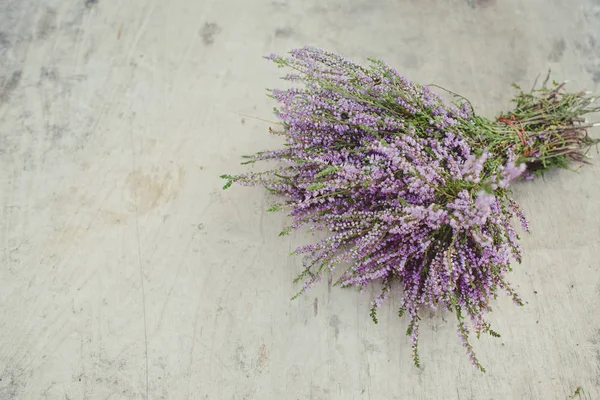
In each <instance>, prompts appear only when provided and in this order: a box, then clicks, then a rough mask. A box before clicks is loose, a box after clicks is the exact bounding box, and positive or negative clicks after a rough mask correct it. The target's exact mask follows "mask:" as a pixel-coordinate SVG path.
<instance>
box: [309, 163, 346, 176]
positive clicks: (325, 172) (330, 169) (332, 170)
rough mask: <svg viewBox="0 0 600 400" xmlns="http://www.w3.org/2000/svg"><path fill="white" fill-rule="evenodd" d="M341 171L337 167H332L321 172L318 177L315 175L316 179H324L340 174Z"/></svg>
mask: <svg viewBox="0 0 600 400" xmlns="http://www.w3.org/2000/svg"><path fill="white" fill-rule="evenodd" d="M340 170H341V168H340V167H336V166H333V165H332V166H330V167H327V168H325V169H324V170H322V171H321V172H319V173H318V174H317V175H315V178H322V177H324V176H327V175H331V174H335V173H336V172H338V171H340Z"/></svg>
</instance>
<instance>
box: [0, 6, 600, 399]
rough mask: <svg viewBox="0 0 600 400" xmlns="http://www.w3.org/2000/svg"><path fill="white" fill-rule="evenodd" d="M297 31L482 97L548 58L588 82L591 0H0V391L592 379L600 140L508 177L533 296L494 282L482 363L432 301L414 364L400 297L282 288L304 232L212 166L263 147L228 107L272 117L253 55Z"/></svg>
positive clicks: (413, 388)
mask: <svg viewBox="0 0 600 400" xmlns="http://www.w3.org/2000/svg"><path fill="white" fill-rule="evenodd" d="M305 44H312V45H316V46H320V47H324V48H327V49H331V50H334V51H336V52H339V53H342V54H344V55H346V56H348V57H350V58H354V59H357V60H365V59H366V58H367V57H377V58H383V59H385V60H386V61H387V62H388V63H389V64H391V65H393V66H395V67H397V68H398V69H399V70H400V71H401V72H402V73H404V74H405V75H406V76H407V77H409V78H411V79H413V80H416V81H419V82H421V83H437V84H440V85H443V86H445V87H447V88H449V89H451V90H454V91H456V92H460V93H461V94H463V95H465V96H467V97H468V98H470V99H471V100H472V101H473V103H474V104H476V105H478V111H479V112H480V113H483V114H485V115H493V114H495V113H497V112H499V111H500V110H503V109H506V108H507V107H508V106H509V103H508V100H509V98H510V97H511V95H512V92H511V90H510V88H509V84H510V83H512V82H519V83H521V84H523V85H525V86H529V85H531V84H532V82H533V80H534V79H535V77H536V75H537V74H538V73H542V74H544V73H545V72H546V71H547V70H548V68H552V70H553V73H554V75H553V76H554V78H555V79H557V80H563V79H569V80H571V83H570V88H571V89H573V90H578V89H589V90H595V91H596V92H598V93H599V94H600V3H598V1H597V0H582V1H577V2H571V1H567V0H553V1H548V0H531V1H527V2H521V1H517V0H506V1H499V0H469V1H466V0H436V1H433V0H419V1H417V0H380V1H368V0H362V1H359V0H337V1H317V0H309V1H292V0H287V1H286V0H274V1H271V0H258V1H243V0H220V1H217V0H196V1H192V0H174V1H171V2H166V1H156V0H148V1H141V0H137V1H133V0H132V1H116V0H115V1H112V0H87V1H86V0H77V1H75V0H69V1H67V0H47V1H43V2H42V1H33V0H0V262H1V264H0V399H35V400H37V399H64V400H68V399H73V400H74V399H112V400H116V399H216V400H221V399H226V400H229V399H240V400H242V399H246V400H250V399H277V400H278V399H292V400H293V399H300V400H303V399H313V400H320V399H321V400H322V399H344V400H348V399H373V400H377V399H411V400H412V399H431V400H444V399H460V400H471V399H473V400H487V399H498V400H506V399H523V400H553V399H567V398H568V396H569V395H574V393H575V391H576V390H577V388H578V387H581V388H582V390H581V391H580V398H582V399H588V400H595V399H600V311H599V306H600V272H599V268H600V267H599V264H600V263H599V261H598V259H599V258H600V245H599V241H600V200H599V196H600V185H599V182H600V157H597V156H596V158H595V159H594V160H593V161H592V162H593V165H592V166H589V167H586V168H585V169H584V170H582V171H581V173H579V174H576V173H570V172H567V171H561V172H557V173H552V174H549V175H548V176H547V177H546V178H545V181H542V180H540V181H537V182H533V183H527V184H523V185H519V186H518V187H517V188H516V192H517V194H516V195H517V198H518V200H519V201H520V202H521V203H522V205H523V207H524V209H525V210H526V212H527V214H528V216H529V217H530V219H531V220H532V234H531V235H524V238H523V247H524V251H525V258H524V262H523V264H522V265H520V266H515V272H514V273H513V274H512V276H511V277H510V280H511V281H512V282H513V284H514V286H515V287H517V288H518V290H519V292H520V293H521V294H522V296H523V297H524V299H525V300H526V301H528V304H527V305H526V306H525V307H524V308H518V307H516V306H514V305H513V304H512V303H511V302H510V301H509V300H508V299H506V298H503V299H500V300H499V301H498V302H497V303H496V305H495V311H494V313H493V314H492V320H493V322H494V324H495V329H496V330H497V331H499V332H500V333H502V335H503V336H502V338H501V339H497V340H496V339H493V338H485V339H481V340H480V341H478V342H477V343H476V350H477V351H478V354H479V356H480V358H481V361H482V362H483V363H484V365H485V366H486V367H487V370H488V373H487V374H485V375H483V374H481V373H479V372H477V371H476V370H475V369H474V368H473V367H472V366H471V365H470V363H469V361H468V359H467V357H466V356H465V355H464V352H463V349H462V347H461V345H460V340H459V339H458V338H457V336H456V333H455V324H454V321H453V318H452V317H451V316H449V315H445V314H443V313H439V314H432V315H429V316H426V317H425V318H424V321H423V324H422V338H421V361H422V365H423V368H422V369H421V370H419V369H416V368H415V367H414V366H413V365H412V360H411V355H410V347H409V344H408V340H407V338H406V337H405V336H404V331H405V329H406V321H404V320H399V319H398V318H397V317H396V306H397V304H398V299H397V298H394V297H393V296H392V299H391V302H389V303H386V305H385V306H384V307H383V309H382V311H381V313H380V323H379V325H374V324H373V323H372V322H371V321H370V319H369V316H368V310H369V302H370V301H371V300H372V296H373V293H370V292H366V293H363V294H359V293H356V292H354V291H347V290H346V291H344V290H341V289H338V288H331V287H328V284H327V282H323V284H321V285H320V286H318V287H316V288H315V289H314V290H312V291H311V292H310V293H309V294H308V295H306V296H305V297H303V298H301V299H299V300H296V301H294V302H290V301H289V298H290V297H291V296H292V295H293V294H294V293H295V292H296V290H298V286H295V285H293V284H292V279H293V278H294V277H295V275H296V274H297V273H298V272H299V271H300V270H301V267H302V265H301V264H302V261H301V259H299V258H293V257H289V256H288V253H289V251H290V250H291V249H292V248H293V247H294V246H296V245H298V244H302V243H308V242H310V240H313V239H311V238H310V237H308V236H303V235H300V234H295V235H291V236H289V237H286V238H280V237H278V236H277V234H278V233H279V231H280V230H281V228H282V227H283V226H284V224H285V217H284V216H283V215H273V214H271V213H268V214H267V213H265V212H264V209H265V208H266V207H267V205H268V204H269V201H270V200H271V199H269V198H268V196H267V195H266V194H265V193H264V192H262V191H261V190H259V189H243V188H233V189H231V190H230V191H227V192H222V191H221V185H222V183H223V182H221V180H220V179H219V178H218V176H219V175H221V174H223V173H236V172H239V171H242V167H241V166H239V164H238V163H239V161H240V159H239V156H240V155H243V154H248V153H251V152H254V151H257V150H262V149H265V148H273V147H274V146H276V145H277V141H276V140H275V139H273V138H271V137H269V136H268V134H267V128H268V124H267V123H264V122H261V121H258V120H255V119H251V118H248V117H244V116H241V115H239V114H247V115H252V116H256V117H260V118H265V119H272V117H271V108H272V107H273V105H274V104H273V103H271V102H270V100H269V99H267V98H266V97H265V96H264V88H265V87H274V86H277V85H279V84H280V81H279V80H278V76H279V73H280V71H278V70H277V69H276V68H274V66H272V65H270V64H269V63H267V62H266V61H265V60H263V59H262V58H261V56H263V55H266V54H268V53H270V52H279V53H281V52H285V51H287V50H289V49H291V48H293V47H297V46H302V45H305ZM238 113H239V114H238ZM599 133H600V132H598V131H596V132H595V134H596V135H598V134H599ZM594 155H595V153H594Z"/></svg>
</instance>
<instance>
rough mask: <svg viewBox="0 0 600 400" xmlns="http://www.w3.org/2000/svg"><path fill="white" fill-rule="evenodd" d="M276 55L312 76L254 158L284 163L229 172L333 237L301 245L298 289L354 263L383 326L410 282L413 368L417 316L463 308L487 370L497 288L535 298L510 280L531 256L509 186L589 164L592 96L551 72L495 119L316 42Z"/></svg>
mask: <svg viewBox="0 0 600 400" xmlns="http://www.w3.org/2000/svg"><path fill="white" fill-rule="evenodd" d="M267 58H268V59H269V60H272V61H273V62H275V63H276V64H277V65H278V66H279V67H282V68H283V67H287V68H289V69H290V70H291V72H289V73H288V74H287V75H285V76H284V79H286V80H288V81H291V82H294V83H300V84H301V85H299V86H300V87H293V88H290V89H287V90H271V91H270V96H271V97H272V98H273V99H275V100H276V101H277V102H278V103H279V104H280V107H279V108H276V109H275V114H276V115H277V117H278V119H279V120H280V123H278V127H277V128H271V129H270V131H271V133H273V134H275V135H279V136H281V137H283V138H284V139H285V146H284V147H283V148H282V149H278V150H269V151H263V152H259V153H257V154H255V155H253V156H250V157H248V158H249V160H248V161H246V162H245V163H244V164H248V163H254V162H257V161H274V162H276V165H275V166H273V168H272V169H269V170H267V171H265V172H250V173H246V174H241V175H235V176H231V175H223V176H222V177H223V178H224V179H226V180H227V184H226V185H225V188H228V187H229V186H231V185H232V184H233V183H238V184H240V185H245V186H262V187H265V188H266V189H268V190H269V191H270V192H272V193H274V194H277V195H279V196H281V198H282V199H283V200H282V202H281V203H279V204H274V205H273V206H271V207H270V208H269V210H268V211H278V210H288V212H289V215H290V217H291V224H290V226H289V227H288V228H286V229H285V230H284V231H283V232H282V233H281V235H284V234H287V233H289V232H291V230H293V229H298V228H300V227H302V226H309V227H310V228H311V229H312V230H313V231H315V230H317V231H324V232H327V235H326V236H325V237H324V238H323V239H322V240H320V241H318V242H317V243H314V244H310V245H305V246H301V247H298V248H297V249H296V250H295V252H294V253H293V254H304V255H305V258H306V260H307V264H306V268H305V269H304V271H303V272H302V273H301V274H300V276H299V277H298V278H297V280H296V281H300V280H303V281H304V286H303V288H302V290H301V291H300V293H298V295H300V294H301V293H303V292H304V291H306V290H307V289H309V288H310V287H311V286H312V285H313V284H315V283H316V282H318V281H319V280H320V279H321V278H322V276H323V274H324V273H325V272H326V271H331V270H334V269H335V267H336V266H338V265H349V267H348V268H347V269H346V270H345V272H343V273H342V274H341V277H340V278H339V280H338V281H337V284H339V285H340V286H342V287H357V288H358V289H361V290H363V289H365V288H366V286H367V285H368V284H369V283H371V282H374V281H377V282H381V283H382V291H381V293H380V294H379V296H378V297H377V298H376V299H375V300H374V301H373V307H372V310H371V317H372V318H373V320H374V321H375V322H377V314H376V311H377V308H378V307H379V306H380V305H381V303H382V302H383V301H384V300H385V298H386V297H387V296H388V295H389V294H390V291H391V289H392V288H393V287H395V286H393V284H394V282H400V284H401V287H402V289H403V290H398V295H399V296H401V307H400V310H399V315H400V316H403V315H406V316H407V317H408V319H409V323H408V330H407V335H408V336H409V337H410V340H411V343H412V349H413V357H414V362H415V364H416V365H417V366H419V355H418V339H419V319H420V318H419V313H420V311H421V310H423V309H424V308H432V309H437V308H443V309H447V310H449V311H450V312H452V313H454V314H455V315H456V318H457V333H458V336H459V337H460V338H461V340H462V342H463V345H464V347H465V349H466V353H467V355H468V357H469V358H470V359H471V361H472V363H473V364H474V365H475V366H477V367H478V368H480V369H481V370H483V367H482V366H481V364H480V363H479V361H478V359H477V357H476V356H475V353H474V351H473V348H472V345H471V342H470V340H469V337H470V336H469V335H470V333H471V331H473V332H474V333H475V334H476V335H477V337H479V335H480V334H481V333H488V334H491V335H492V336H499V335H498V334H497V333H496V332H495V331H493V330H492V329H491V327H490V324H489V322H488V321H487V320H486V318H485V316H486V313H488V312H490V311H491V306H490V302H491V300H492V299H494V298H496V297H497V295H498V294H499V293H502V292H504V293H506V294H508V295H509V296H511V297H512V299H513V300H514V302H515V303H517V304H519V305H522V304H523V302H522V300H521V299H520V297H519V296H518V294H517V293H516V292H515V291H514V290H513V289H512V288H511V286H510V284H509V283H508V282H507V280H506V275H507V273H508V272H509V271H510V270H511V261H517V262H520V261H521V250H520V247H519V236H518V234H517V232H516V231H515V229H514V228H513V225H512V222H513V220H514V219H515V218H516V219H518V220H520V222H521V225H522V228H523V229H524V230H527V221H526V219H525V217H524V215H523V213H522V212H521V211H520V209H519V206H518V204H517V203H516V202H515V201H514V200H513V199H512V198H511V192H510V190H509V183H510V182H512V181H513V180H515V179H519V178H532V177H533V176H534V175H535V174H539V173H542V172H543V171H546V170H548V169H550V168H553V167H565V166H567V165H568V164H569V161H570V160H575V161H583V162H585V153H586V151H587V150H588V149H589V147H590V146H591V145H593V144H594V143H596V141H595V140H593V139H591V138H589V137H588V135H587V130H588V129H589V128H590V127H591V126H593V125H591V124H588V123H587V122H586V121H585V119H584V118H583V115H584V114H587V113H590V112H594V111H598V109H596V108H593V107H592V103H593V101H594V99H593V98H591V97H589V96H588V95H587V94H586V93H575V94H572V93H566V92H565V91H564V85H563V84H556V83H554V84H553V88H552V89H548V88H546V84H547V80H548V79H546V82H544V85H543V86H544V87H543V88H542V89H538V90H534V91H532V92H531V93H523V92H520V93H519V95H518V96H517V97H516V99H515V102H516V105H515V107H514V109H513V110H512V111H510V112H509V113H507V114H503V115H501V116H500V117H499V118H498V119H497V120H495V121H491V120H488V119H486V118H483V117H481V116H477V115H476V114H475V113H474V111H473V108H472V107H471V105H470V103H469V102H468V101H467V100H466V99H464V98H460V97H459V96H457V95H455V99H456V100H454V101H453V102H445V101H444V100H442V99H441V97H439V96H438V95H436V94H435V93H434V92H433V91H432V89H431V88H430V87H428V86H422V85H418V84H416V83H414V82H410V81H409V80H407V79H406V78H404V77H402V76H401V75H399V74H398V73H397V72H396V71H395V70H393V69H392V68H390V67H388V66H387V65H386V64H384V63H383V62H381V61H377V60H370V62H371V64H370V65H369V66H368V67H363V66H360V65H357V64H356V63H354V62H352V61H350V60H347V59H345V58H343V57H341V56H339V55H336V54H333V53H330V52H327V51H323V50H320V49H315V48H310V47H306V48H302V49H298V50H294V51H292V52H291V53H290V56H289V57H279V56H275V55H271V56H269V57H267ZM296 86H298V85H296ZM298 295H296V296H298ZM296 296H295V297H296ZM469 321H470V323H468V322H469Z"/></svg>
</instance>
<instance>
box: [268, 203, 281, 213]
mask: <svg viewBox="0 0 600 400" xmlns="http://www.w3.org/2000/svg"><path fill="white" fill-rule="evenodd" d="M281 209H282V207H281V204H273V205H272V206H271V207H269V208H267V212H276V211H280V210H281Z"/></svg>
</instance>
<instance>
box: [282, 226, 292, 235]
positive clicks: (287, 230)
mask: <svg viewBox="0 0 600 400" xmlns="http://www.w3.org/2000/svg"><path fill="white" fill-rule="evenodd" d="M291 231H292V227H291V226H288V227H287V228H285V229H284V230H282V231H281V232H279V236H285V235H289V234H290V232H291Z"/></svg>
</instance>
